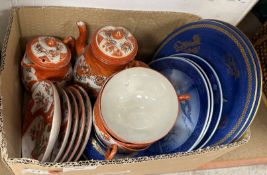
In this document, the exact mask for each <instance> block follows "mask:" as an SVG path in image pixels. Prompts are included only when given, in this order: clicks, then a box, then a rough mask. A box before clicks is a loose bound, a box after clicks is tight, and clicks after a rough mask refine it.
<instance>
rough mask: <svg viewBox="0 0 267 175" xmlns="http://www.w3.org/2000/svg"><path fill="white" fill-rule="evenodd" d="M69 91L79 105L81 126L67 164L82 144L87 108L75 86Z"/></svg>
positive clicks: (70, 87)
mask: <svg viewBox="0 0 267 175" xmlns="http://www.w3.org/2000/svg"><path fill="white" fill-rule="evenodd" d="M68 89H69V90H70V91H71V92H72V94H73V95H74V97H75V98H76V102H77V105H78V116H79V125H78V133H77V134H78V135H77V136H76V138H75V141H74V145H73V147H72V149H71V151H70V153H69V154H70V156H69V157H68V160H67V162H70V161H72V160H73V158H74V156H75V154H76V152H77V151H78V148H79V146H80V144H81V142H82V138H83V133H84V128H85V122H86V121H85V106H84V101H83V98H82V95H81V93H80V92H79V91H78V90H77V89H76V88H75V87H73V86H69V87H68Z"/></svg>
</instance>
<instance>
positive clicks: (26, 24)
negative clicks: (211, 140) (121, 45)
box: [0, 7, 249, 174]
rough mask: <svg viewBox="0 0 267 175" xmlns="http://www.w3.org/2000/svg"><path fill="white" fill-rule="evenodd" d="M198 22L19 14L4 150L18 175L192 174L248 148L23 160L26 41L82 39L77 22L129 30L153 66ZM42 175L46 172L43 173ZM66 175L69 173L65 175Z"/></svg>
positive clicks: (11, 39)
mask: <svg viewBox="0 0 267 175" xmlns="http://www.w3.org/2000/svg"><path fill="white" fill-rule="evenodd" d="M198 19H199V17H197V16H194V15H191V14H185V13H170V12H169V13H168V12H141V11H118V10H104V9H86V8H60V7H49V8H32V7H24V8H15V9H13V10H12V16H11V18H10V25H9V27H8V32H7V35H6V40H5V43H4V47H3V52H2V64H1V70H2V71H1V77H0V78H1V80H0V93H1V105H0V109H1V111H0V112H1V116H0V145H1V155H2V158H3V159H4V161H5V162H6V163H7V164H8V165H9V167H10V168H11V169H12V170H13V171H14V172H15V173H16V174H32V173H34V172H37V174H38V173H39V174H40V173H47V174H48V173H49V171H48V170H50V171H53V172H54V171H59V172H60V174H110V173H112V174H151V173H167V172H177V171H184V170H191V169H195V168H197V167H199V166H200V165H202V164H204V163H206V162H208V161H211V160H213V159H216V158H217V157H219V156H221V155H223V154H225V153H227V152H229V151H232V150H234V149H236V148H237V147H239V146H241V145H244V144H245V143H247V142H248V140H249V133H246V134H245V135H244V137H243V138H242V139H241V140H240V141H238V142H235V143H232V144H229V145H225V146H217V147H212V148H208V149H203V150H198V151H193V152H190V153H176V154H170V155H161V156H156V157H142V158H138V159H121V160H114V161H93V160H91V161H84V162H70V163H65V164H53V163H41V162H38V161H35V160H31V159H22V158H20V157H21V134H20V131H21V118H22V116H21V110H22V109H21V103H22V100H23V95H22V94H23V89H22V87H21V83H20V76H19V70H20V60H21V58H22V56H23V52H24V48H25V43H26V41H27V40H28V39H29V38H31V37H34V36H37V35H54V36H58V37H62V38H63V37H65V36H68V35H73V36H76V37H77V28H76V26H75V22H76V21H78V20H83V21H85V22H86V23H87V24H89V30H90V35H91V34H92V32H93V31H95V30H96V29H97V28H98V27H100V26H102V25H106V24H113V25H122V26H125V27H127V28H129V29H130V30H131V31H132V32H133V33H134V34H135V36H136V37H137V40H138V43H139V48H140V49H139V54H138V58H141V59H142V60H145V61H148V60H149V58H151V56H152V55H153V52H154V51H155V49H156V47H157V45H158V44H159V42H160V41H161V40H162V39H163V38H164V37H166V35H167V34H168V33H170V32H171V31H172V30H174V29H175V28H176V27H178V26H181V25H183V24H186V23H188V22H192V21H196V20H198ZM41 170H42V171H41ZM63 172H64V173H63Z"/></svg>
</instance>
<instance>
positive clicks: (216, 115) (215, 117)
mask: <svg viewBox="0 0 267 175" xmlns="http://www.w3.org/2000/svg"><path fill="white" fill-rule="evenodd" d="M172 56H180V57H184V58H186V59H188V60H192V61H194V62H195V63H197V64H198V65H199V66H200V67H202V68H203V70H204V71H205V72H206V73H207V76H208V79H209V81H210V82H211V85H212V92H213V98H214V108H213V109H214V110H213V114H212V117H211V118H212V119H211V124H210V126H209V127H208V130H207V132H206V134H205V136H204V137H203V138H202V141H201V142H200V143H199V145H198V146H197V147H198V148H202V147H204V146H205V144H206V143H207V142H208V141H209V140H210V139H211V137H212V136H213V134H214V133H215V131H216V129H217V127H218V125H219V122H220V119H221V114H222V108H223V93H222V87H221V82H220V80H219V77H218V75H217V73H216V72H215V70H214V69H213V68H212V67H211V65H210V64H209V63H208V62H207V61H205V59H203V58H201V57H199V56H196V55H193V54H187V53H180V54H175V55H172Z"/></svg>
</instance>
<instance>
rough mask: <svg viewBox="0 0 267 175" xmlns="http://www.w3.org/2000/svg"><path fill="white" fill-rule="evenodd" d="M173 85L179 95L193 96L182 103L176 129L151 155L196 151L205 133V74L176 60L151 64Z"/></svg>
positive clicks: (162, 59) (191, 64) (160, 60)
mask: <svg viewBox="0 0 267 175" xmlns="http://www.w3.org/2000/svg"><path fill="white" fill-rule="evenodd" d="M149 66H150V67H151V68H152V69H155V70H157V71H159V72H160V73H161V74H163V75H164V76H165V77H166V78H168V79H169V81H170V82H171V83H172V84H173V86H174V88H175V90H176V92H177V93H178V94H183V93H186V94H190V96H191V98H190V100H188V101H184V102H181V104H180V108H181V112H180V114H179V117H178V119H177V121H176V123H175V125H174V127H173V129H172V130H171V131H170V132H169V133H168V134H167V136H165V137H164V138H163V139H161V140H160V141H158V142H156V143H155V144H153V145H152V146H151V147H150V148H149V151H150V152H151V154H152V155H155V154H165V153H172V152H184V151H185V152H186V151H190V150H192V149H194V148H195V147H196V146H197V143H198V142H199V141H200V139H201V138H202V135H203V134H204V133H205V128H206V125H207V123H208V120H209V112H210V105H211V104H210V94H209V87H208V84H207V81H206V79H205V77H204V76H203V74H202V72H201V71H200V70H199V69H198V68H197V67H196V66H195V65H194V64H193V63H191V62H190V61H187V60H185V59H177V58H161V59H158V60H155V61H153V62H151V63H150V64H149Z"/></svg>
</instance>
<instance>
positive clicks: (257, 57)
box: [231, 30, 263, 142]
mask: <svg viewBox="0 0 267 175" xmlns="http://www.w3.org/2000/svg"><path fill="white" fill-rule="evenodd" d="M233 31H234V30H233ZM234 32H235V31H234ZM244 36H245V34H244ZM245 37H246V36H245ZM241 41H243V42H244V44H245V46H246V47H247V48H248V51H249V55H250V57H253V55H252V53H251V51H250V49H249V47H248V45H247V44H246V42H245V41H244V39H243V38H241ZM247 41H248V42H249V43H250V45H251V46H252V49H253V51H254V53H255V54H256V58H255V59H256V60H257V61H258V63H259V69H260V70H259V71H260V77H258V72H257V69H256V67H255V66H254V68H255V72H256V74H255V75H256V80H257V81H256V83H257V84H256V91H255V94H256V95H255V99H254V103H253V107H252V108H251V112H252V111H253V109H254V108H255V107H256V110H255V112H254V114H253V115H252V116H251V117H248V118H247V120H246V122H245V123H244V125H243V126H242V128H241V129H240V130H239V132H238V133H237V134H236V135H235V137H234V138H233V139H232V140H231V142H232V141H233V140H235V139H236V138H237V136H238V135H239V134H240V133H241V131H242V130H243V129H244V127H245V126H246V124H247V122H248V121H249V119H251V120H250V123H249V125H248V126H247V128H249V126H250V125H251V123H252V122H253V121H254V119H255V116H256V114H257V112H258V110H259V107H260V103H261V102H260V100H261V98H262V94H263V93H262V86H263V75H262V69H261V62H260V59H259V56H258V53H257V51H256V50H255V48H254V46H253V44H252V43H251V42H250V40H249V39H248V38H247ZM253 58H254V57H253ZM253 65H255V61H254V60H253ZM259 81H260V89H259V91H260V92H258V82H259ZM258 93H260V96H259V103H258V105H257V106H255V103H256V98H257V94H258ZM251 112H250V114H251Z"/></svg>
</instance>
